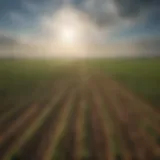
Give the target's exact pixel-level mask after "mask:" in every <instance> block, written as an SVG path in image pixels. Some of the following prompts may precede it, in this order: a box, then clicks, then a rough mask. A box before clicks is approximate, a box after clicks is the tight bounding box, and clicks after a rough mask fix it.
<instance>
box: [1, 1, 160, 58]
mask: <svg viewBox="0 0 160 160" xmlns="http://www.w3.org/2000/svg"><path fill="white" fill-rule="evenodd" d="M159 14H160V1H159V0H121V1H120V0H98V1H97V0H46V1H44V0H28V1H25V0H15V1H14V3H13V2H10V1H9V0H2V1H1V2H0V57H10V56H12V57H14V56H15V57H19V56H20V57H28V56H55V57H56V56H60V57H65V56H66V57H70V56H71V57H72V56H73V57H74V56H75V57H83V56H87V57H88V56H89V57H103V56H105V57H106V56H107V57H120V56H131V57H134V56H159V55H160V53H159V50H160V45H159V44H160V43H159V42H160V19H159V17H158V15H159ZM72 41H73V42H74V44H73V42H72ZM69 42H70V44H69ZM65 43H66V44H65Z"/></svg>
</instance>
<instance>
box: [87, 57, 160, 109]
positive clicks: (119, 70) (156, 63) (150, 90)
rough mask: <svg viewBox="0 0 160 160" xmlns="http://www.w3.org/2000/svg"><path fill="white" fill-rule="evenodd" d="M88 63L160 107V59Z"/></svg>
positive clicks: (111, 60) (104, 60) (103, 60)
mask: <svg viewBox="0 0 160 160" xmlns="http://www.w3.org/2000/svg"><path fill="white" fill-rule="evenodd" d="M88 63H89V65H90V66H92V67H94V68H99V69H101V70H103V71H105V73H106V74H107V75H108V76H110V77H112V78H113V79H115V80H118V81H119V82H120V83H121V84H123V85H124V86H126V87H127V88H129V89H130V90H132V91H133V92H134V93H135V94H137V95H139V96H141V97H143V98H144V99H146V100H147V101H148V102H150V103H151V104H153V105H154V106H157V107H160V59H95V60H90V61H88Z"/></svg>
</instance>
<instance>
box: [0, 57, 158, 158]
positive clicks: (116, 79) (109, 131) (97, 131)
mask: <svg viewBox="0 0 160 160" xmlns="http://www.w3.org/2000/svg"><path fill="white" fill-rule="evenodd" d="M159 61H160V60H158V59H157V60H155V59H150V60H105V59H103V60H102V59H98V60H79V61H69V60H64V61H62V60H57V61H56V60H1V63H0V80H1V82H0V102H1V105H0V160H105V159H106V160H121V159H122V160H133V159H135V160H159V159H160V127H159V124H160V116H159V113H160V112H157V110H158V111H159V105H160V101H159V99H160V63H159Z"/></svg>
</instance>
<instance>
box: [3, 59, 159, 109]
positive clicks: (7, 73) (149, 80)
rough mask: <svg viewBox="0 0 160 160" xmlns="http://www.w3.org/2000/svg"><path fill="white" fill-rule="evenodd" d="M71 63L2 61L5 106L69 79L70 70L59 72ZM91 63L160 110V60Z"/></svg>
mask: <svg viewBox="0 0 160 160" xmlns="http://www.w3.org/2000/svg"><path fill="white" fill-rule="evenodd" d="M69 63H70V61H65V62H64V60H41V59H39V60H35V59H34V60H0V100H1V102H3V101H5V99H6V100H8V97H9V98H10V99H14V98H15V97H19V96H23V95H24V96H26V95H29V94H30V93H31V91H32V90H33V89H34V88H36V86H38V85H40V83H43V82H47V81H49V80H53V79H56V78H58V77H60V76H63V77H65V73H66V70H63V72H62V71H61V72H59V70H60V68H61V67H60V66H64V65H66V64H69ZM87 63H88V64H89V66H90V67H91V68H94V69H101V70H103V71H104V72H105V73H106V74H107V75H108V76H110V77H112V78H113V79H115V80H117V81H119V82H120V83H122V84H123V85H125V86H126V87H127V88H129V89H130V90H132V91H133V92H134V93H136V94H137V95H139V96H141V97H142V98H144V99H146V100H147V101H148V102H150V103H151V104H153V105H154V106H158V107H159V106H160V59H93V60H88V61H87ZM57 66H58V67H57ZM57 68H58V69H57Z"/></svg>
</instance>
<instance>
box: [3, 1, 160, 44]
mask: <svg viewBox="0 0 160 160" xmlns="http://www.w3.org/2000/svg"><path fill="white" fill-rule="evenodd" d="M67 3H70V4H72V5H73V7H74V8H76V9H78V10H80V11H81V12H83V13H85V14H86V15H88V16H89V17H90V19H92V21H94V23H95V24H96V25H97V26H98V27H99V30H101V32H102V35H106V37H107V40H109V39H111V40H112V41H113V40H119V39H123V40H127V39H132V38H135V37H136V38H137V39H143V37H146V36H148V37H150V36H151V37H152V38H153V36H155V37H157V35H160V18H159V15H160V0H14V1H11V0H0V36H1V37H5V36H7V38H8V39H9V38H10V36H11V38H12V39H14V36H15V37H16V36H23V35H36V34H37V35H38V34H41V28H40V27H39V24H40V22H41V19H42V17H44V16H45V17H49V16H52V15H53V14H54V13H55V12H57V11H58V10H59V9H60V8H61V7H62V6H64V5H65V4H67ZM106 33H107V34H106ZM103 39H104V40H105V38H104V37H103ZM1 41H2V38H1ZM0 43H1V42H0Z"/></svg>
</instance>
